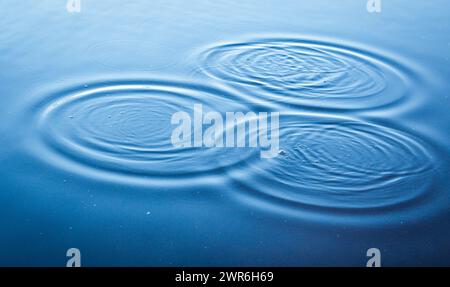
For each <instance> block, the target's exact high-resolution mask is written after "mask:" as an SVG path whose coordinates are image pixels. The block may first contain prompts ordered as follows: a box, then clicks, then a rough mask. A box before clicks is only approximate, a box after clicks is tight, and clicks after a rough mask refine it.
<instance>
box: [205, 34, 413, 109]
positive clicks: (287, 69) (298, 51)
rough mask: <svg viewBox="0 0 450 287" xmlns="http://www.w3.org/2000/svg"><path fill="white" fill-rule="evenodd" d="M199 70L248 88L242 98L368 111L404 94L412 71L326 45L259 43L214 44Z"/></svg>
mask: <svg viewBox="0 0 450 287" xmlns="http://www.w3.org/2000/svg"><path fill="white" fill-rule="evenodd" d="M201 63H202V65H201V68H202V70H203V71H204V72H205V73H206V74H208V75H210V76H212V77H215V78H218V79H220V80H225V81H228V82H230V83H233V84H239V85H241V86H248V87H251V89H248V91H247V93H248V95H247V96H248V97H249V98H253V99H256V100H261V101H271V102H276V103H278V104H282V105H285V106H286V105H288V106H311V107H321V108H334V109H340V108H345V109H368V108H374V107H379V106H383V105H387V104H391V103H394V102H397V101H399V100H401V99H402V98H403V97H404V96H405V95H407V94H408V91H409V89H410V86H411V85H412V84H413V83H414V81H415V80H414V79H413V78H414V73H413V72H412V71H411V70H409V69H407V68H406V67H405V66H404V65H403V64H401V63H399V62H396V61H395V60H392V59H390V58H388V57H386V56H385V55H380V54H377V53H374V52H371V51H367V50H364V49H360V48H356V47H352V46H347V45H340V44H336V43H331V42H322V41H315V40H301V39H300V40H299V39H260V40H255V41H250V42H242V43H230V44H223V45H218V46H214V47H212V48H209V49H207V50H206V51H204V52H203V53H201Z"/></svg>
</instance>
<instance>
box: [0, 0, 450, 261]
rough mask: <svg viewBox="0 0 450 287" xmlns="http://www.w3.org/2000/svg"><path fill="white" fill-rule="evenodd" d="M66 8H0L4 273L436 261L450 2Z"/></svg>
mask: <svg viewBox="0 0 450 287" xmlns="http://www.w3.org/2000/svg"><path fill="white" fill-rule="evenodd" d="M64 2H65V1H55V0H48V1H31V0H24V1H10V0H1V1H0V67H1V69H0V265H8V266H9V265H13V266H29V265H31V266H48V265H50V266H65V264H66V261H67V260H68V258H67V257H66V251H67V250H68V249H69V248H72V247H74V248H78V249H79V250H80V251H81V254H82V265H83V266H203V265H206V266H224V265H225V266H365V265H366V262H367V260H368V259H369V258H368V257H367V256H366V251H367V250H368V249H369V248H378V249H379V250H380V251H381V258H382V265H383V266H428V265H439V266H441V265H450V243H449V242H450V209H449V207H450V177H449V170H450V148H449V145H448V143H449V141H450V133H449V131H450V113H449V108H450V99H449V91H450V81H449V79H450V60H449V57H450V21H449V16H450V2H448V1H445V0H439V1H406V0H401V1H400V0H399V1H386V0H382V10H381V12H380V13H369V12H368V11H367V8H366V2H367V1H366V0H346V1H325V0H316V1H295V0H290V1H287V0H281V1H271V0H269V1H254V0H251V1H231V0H217V1H200V0H193V1H181V0H173V1H160V0H153V1H143V0H139V1H136V0H132V1H118V0H108V1H89V0H81V11H80V12H79V13H77V12H75V13H69V12H68V10H67V9H66V3H64ZM199 104H201V105H202V108H203V110H204V111H205V112H206V111H216V112H218V113H220V114H223V115H225V113H226V112H243V113H246V112H255V113H259V112H262V113H264V112H278V113H279V152H278V153H277V155H276V156H275V157H272V158H262V157H261V156H260V155H261V148H260V147H256V148H250V147H244V148H231V147H228V148H218V147H205V146H203V147H183V148H176V147H174V146H173V144H172V142H171V135H172V131H173V129H174V127H175V126H174V125H173V124H172V122H171V117H172V115H173V114H174V113H177V112H186V113H188V114H193V109H194V105H199Z"/></svg>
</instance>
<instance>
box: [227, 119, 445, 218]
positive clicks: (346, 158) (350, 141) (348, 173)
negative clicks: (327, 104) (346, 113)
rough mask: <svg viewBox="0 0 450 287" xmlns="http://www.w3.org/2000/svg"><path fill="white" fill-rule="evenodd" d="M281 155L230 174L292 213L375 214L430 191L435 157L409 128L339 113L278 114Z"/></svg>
mask: <svg viewBox="0 0 450 287" xmlns="http://www.w3.org/2000/svg"><path fill="white" fill-rule="evenodd" d="M279 142H280V153H279V155H278V156H276V157H274V158H272V159H254V158H253V160H252V161H249V162H248V165H247V166H245V172H243V170H232V171H231V172H230V173H231V176H232V177H233V178H234V179H235V180H236V182H237V184H238V185H239V186H240V187H241V190H243V191H245V194H247V195H250V196H251V197H253V198H257V199H260V200H265V201H266V202H267V204H269V205H279V204H281V206H285V207H292V208H293V209H294V210H298V211H311V210H315V211H319V212H320V213H322V214H327V212H336V213H342V214H350V213H354V212H360V213H365V212H374V211H375V210H384V209H396V208H399V207H400V206H409V205H411V204H412V205H413V206H417V205H420V202H421V200H423V199H424V198H426V197H427V196H429V195H431V193H432V192H431V189H430V186H431V185H432V183H433V180H434V173H435V171H436V166H437V158H436V156H435V155H434V153H433V149H432V148H431V147H429V146H428V145H427V144H426V143H425V142H423V141H422V140H421V139H419V138H417V137H416V136H413V135H410V134H408V133H405V132H402V131H399V130H396V129H392V128H388V127H385V126H380V125H376V124H372V123H368V122H364V121H359V120H355V119H352V118H346V117H337V116H325V115H320V116H319V115H316V114H294V113H291V114H284V115H283V114H282V115H281V116H280V140H279Z"/></svg>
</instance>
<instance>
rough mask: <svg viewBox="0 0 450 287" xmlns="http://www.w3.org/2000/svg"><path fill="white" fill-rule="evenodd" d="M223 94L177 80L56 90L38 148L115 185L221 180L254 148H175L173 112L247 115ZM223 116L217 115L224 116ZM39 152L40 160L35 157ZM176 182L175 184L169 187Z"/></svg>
mask: <svg viewBox="0 0 450 287" xmlns="http://www.w3.org/2000/svg"><path fill="white" fill-rule="evenodd" d="M231 98H232V95H231V94H229V93H228V91H226V90H222V89H220V88H217V87H210V86H204V85H199V84H188V83H182V82H175V81H157V80H155V81H152V80H141V81H137V80H134V81H133V80H131V81H112V82H100V83H90V84H89V85H80V86H77V87H75V88H71V89H65V90H62V91H58V92H56V93H54V94H53V95H51V96H50V97H47V99H46V100H45V101H43V102H41V103H39V104H38V109H37V112H35V114H36V116H37V127H36V128H35V131H36V135H37V138H38V142H39V143H41V146H42V150H44V151H45V153H46V157H47V158H51V159H52V161H53V162H52V163H53V164H54V165H56V166H62V165H63V161H65V162H67V161H68V162H69V163H71V164H75V166H72V167H70V168H68V171H70V172H77V171H78V172H79V173H82V174H84V175H87V176H89V175H90V173H95V174H98V175H99V176H108V177H109V179H112V180H116V179H117V178H125V179H127V180H131V181H132V180H133V179H136V181H137V180H139V181H141V182H142V181H144V182H145V180H163V181H164V182H165V185H167V186H169V185H170V184H171V182H174V181H176V180H185V179H188V178H195V177H198V176H208V175H209V176H219V175H220V174H222V171H223V169H227V168H231V167H233V166H234V165H236V164H238V163H239V162H240V161H242V160H244V159H245V158H247V157H249V156H251V154H252V153H254V152H255V151H252V150H250V149H232V148H205V147H204V148H194V147H190V148H188V147H185V148H179V147H174V146H173V144H172V142H171V133H172V131H173V129H174V128H175V126H174V125H172V124H171V116H172V114H173V113H176V112H179V111H185V112H187V113H188V114H190V115H192V109H193V105H194V104H202V105H203V110H204V112H205V113H206V112H208V111H210V110H214V111H219V112H220V111H221V110H220V109H223V111H236V110H237V111H239V110H242V111H245V107H243V106H242V105H240V104H237V103H236V102H235V101H233V100H232V99H231ZM218 109H219V110H218ZM36 153H40V151H39V152H36ZM167 179H170V180H167Z"/></svg>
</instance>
